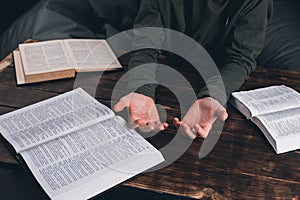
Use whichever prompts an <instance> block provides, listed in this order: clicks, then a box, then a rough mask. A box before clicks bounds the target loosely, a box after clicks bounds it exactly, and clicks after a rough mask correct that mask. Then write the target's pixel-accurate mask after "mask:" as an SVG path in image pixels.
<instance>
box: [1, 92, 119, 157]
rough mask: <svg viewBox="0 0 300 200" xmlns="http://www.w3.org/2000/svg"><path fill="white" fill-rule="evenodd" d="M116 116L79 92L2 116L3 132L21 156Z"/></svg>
mask: <svg viewBox="0 0 300 200" xmlns="http://www.w3.org/2000/svg"><path fill="white" fill-rule="evenodd" d="M112 116H114V113H113V112H112V110H110V109H109V108H108V107H106V106H105V105H103V104H101V103H99V102H98V101H97V100H96V99H94V98H93V97H92V96H90V95H89V94H88V93H86V92H85V91H84V90H83V89H81V88H78V89H75V90H73V91H71V92H67V93H65V94H62V95H58V96H56V97H53V98H50V99H48V100H45V101H42V102H39V103H36V104H33V105H31V106H27V107H25V108H22V109H20V110H16V111H13V112H11V113H8V114H5V115H2V116H0V132H1V134H2V135H3V137H4V138H5V139H6V140H7V141H8V142H10V143H11V144H12V145H13V147H14V148H15V150H16V151H17V152H18V153H19V152H20V151H22V150H25V149H28V148H31V147H33V146H36V145H39V144H42V143H44V142H47V141H49V140H52V139H55V138H58V137H60V136H62V135H65V134H68V133H70V132H72V131H74V130H78V129H80V128H82V127H85V126H89V125H90V124H92V123H96V122H98V121H101V120H104V119H106V118H109V117H112Z"/></svg>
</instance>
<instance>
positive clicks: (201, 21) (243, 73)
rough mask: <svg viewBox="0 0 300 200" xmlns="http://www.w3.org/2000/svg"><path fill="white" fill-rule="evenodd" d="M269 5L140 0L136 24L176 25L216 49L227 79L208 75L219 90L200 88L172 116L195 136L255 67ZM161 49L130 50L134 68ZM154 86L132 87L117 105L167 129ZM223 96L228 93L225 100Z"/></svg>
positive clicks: (141, 122)
mask: <svg viewBox="0 0 300 200" xmlns="http://www.w3.org/2000/svg"><path fill="white" fill-rule="evenodd" d="M271 11H272V2H271V1H269V0H234V1H233V0H203V1H202V0H201V1H199V0H163V1H161V0H141V2H140V8H139V12H138V14H137V17H136V19H135V25H134V27H135V28H141V27H161V28H169V29H173V30H176V31H179V32H181V33H184V34H187V35H188V36H190V37H192V38H193V39H195V40H196V41H197V42H199V43H200V44H201V45H202V46H203V47H204V48H205V49H206V50H207V51H208V52H210V53H211V55H217V56H216V57H217V60H215V61H217V63H218V68H219V71H220V74H221V77H222V79H223V83H220V82H218V81H211V82H209V81H208V83H207V85H210V88H214V89H215V91H219V94H210V92H209V89H208V87H204V88H202V89H201V91H200V93H199V94H198V95H197V98H198V100H196V101H195V102H194V104H193V105H192V106H191V107H190V109H189V110H188V112H187V113H186V115H185V116H184V118H183V119H182V120H179V119H178V118H174V121H173V123H174V125H175V126H176V127H177V128H179V127H181V128H183V130H184V131H185V133H186V134H187V135H188V136H190V137H191V138H192V139H193V138H195V137H197V136H201V137H206V136H207V135H208V133H209V131H210V130H211V127H212V125H213V123H214V122H215V120H216V119H217V118H220V119H221V120H223V121H225V120H226V119H227V117H228V114H227V112H226V109H225V108H224V104H226V100H228V98H229V96H230V94H231V93H232V92H233V91H235V90H237V89H239V88H240V86H241V85H242V84H243V82H244V81H245V79H246V78H247V77H248V75H249V74H250V73H251V72H252V71H253V70H254V68H255V66H256V61H255V59H256V57H257V56H258V55H259V53H260V52H261V50H262V47H263V44H264V39H265V31H266V27H267V22H268V19H269V18H270V14H271ZM142 37H144V36H142ZM149 40H150V39H149ZM137 41H138V40H137ZM149 42H150V43H151V42H153V41H149ZM216 47H221V48H218V49H216ZM158 55H159V51H157V50H155V49H143V50H140V51H137V52H135V53H134V54H133V55H132V56H131V59H130V63H129V67H130V69H133V68H135V67H137V66H139V65H141V64H145V63H153V62H154V63H155V62H156V61H157V60H156V58H157V56H158ZM216 57H215V58H216ZM136 78H138V79H148V80H149V81H150V82H151V81H152V80H153V79H155V77H154V76H153V73H146V74H142V75H140V77H136ZM211 80H214V79H211ZM134 81H139V80H131V82H133V83H131V84H132V85H134ZM222 84H224V86H225V91H224V92H223V93H224V94H220V93H222ZM154 90H155V86H153V85H145V86H143V87H141V88H139V89H138V90H136V91H131V93H129V94H128V95H127V96H124V97H123V98H121V99H120V101H119V102H118V103H117V104H116V105H115V107H114V110H115V111H116V112H119V111H121V110H123V109H124V108H128V110H129V115H130V121H131V122H132V123H134V124H135V125H136V126H138V127H139V128H140V129H141V130H142V131H146V132H147V131H152V130H164V129H165V128H167V126H168V124H167V123H162V122H161V121H160V119H159V116H158V112H157V110H156V108H155V104H154V100H153V94H154ZM221 96H225V99H226V100H225V101H224V100H223V99H222V98H221Z"/></svg>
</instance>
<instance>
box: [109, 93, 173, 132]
mask: <svg viewBox="0 0 300 200" xmlns="http://www.w3.org/2000/svg"><path fill="white" fill-rule="evenodd" d="M124 108H128V114H129V124H130V125H132V126H133V128H136V127H139V129H140V130H141V131H142V132H150V131H155V130H159V131H162V130H164V129H166V128H167V127H168V124H167V123H161V121H160V118H159V114H158V112H157V108H156V105H155V103H154V101H153V99H152V98H150V97H148V96H145V95H142V94H138V93H130V94H128V95H126V96H124V97H122V98H121V99H120V100H119V102H118V103H117V104H116V105H115V106H114V111H115V112H120V111H122V110H123V109H124Z"/></svg>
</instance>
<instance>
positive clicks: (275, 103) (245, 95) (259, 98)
mask: <svg viewBox="0 0 300 200" xmlns="http://www.w3.org/2000/svg"><path fill="white" fill-rule="evenodd" d="M232 96H233V97H234V98H236V99H237V100H239V101H240V102H241V103H242V104H243V105H245V106H246V107H247V108H248V109H249V111H250V113H251V116H252V117H253V116H257V115H260V114H265V113H270V112H277V111H280V110H285V109H291V108H297V107H300V94H299V93H298V92H297V91H295V90H293V89H292V88H289V87H287V86H284V85H280V86H271V87H266V88H260V89H255V90H250V91H242V92H234V93H232Z"/></svg>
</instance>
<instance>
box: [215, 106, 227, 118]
mask: <svg viewBox="0 0 300 200" xmlns="http://www.w3.org/2000/svg"><path fill="white" fill-rule="evenodd" d="M217 116H218V117H219V118H220V119H221V120H222V121H225V120H226V119H227V118H228V113H227V111H226V109H225V108H224V107H223V106H219V108H218V110H217Z"/></svg>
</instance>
